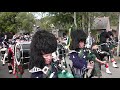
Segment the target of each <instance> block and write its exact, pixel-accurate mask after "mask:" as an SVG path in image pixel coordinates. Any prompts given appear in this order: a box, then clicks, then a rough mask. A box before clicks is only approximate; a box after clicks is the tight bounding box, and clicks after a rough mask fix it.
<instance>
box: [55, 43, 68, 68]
mask: <svg viewBox="0 0 120 90" xmlns="http://www.w3.org/2000/svg"><path fill="white" fill-rule="evenodd" d="M53 58H54V60H55V61H56V60H58V61H59V63H63V66H64V67H65V68H67V63H66V59H65V58H66V50H65V47H64V46H63V45H62V44H60V43H59V44H58V45H57V50H56V52H54V57H53Z"/></svg>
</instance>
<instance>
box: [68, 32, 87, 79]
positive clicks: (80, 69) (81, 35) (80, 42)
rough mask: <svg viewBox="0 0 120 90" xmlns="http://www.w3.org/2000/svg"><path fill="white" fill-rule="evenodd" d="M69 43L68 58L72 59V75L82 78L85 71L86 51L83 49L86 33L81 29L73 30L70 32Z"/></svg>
mask: <svg viewBox="0 0 120 90" xmlns="http://www.w3.org/2000/svg"><path fill="white" fill-rule="evenodd" d="M71 39H72V40H71V43H70V50H71V51H70V52H69V56H70V58H69V59H70V60H72V66H73V67H72V68H73V72H74V77H76V78H84V75H85V73H86V71H87V68H88V67H87V64H88V59H87V52H86V50H85V42H86V33H85V32H84V31H83V30H74V31H72V32H71Z"/></svg>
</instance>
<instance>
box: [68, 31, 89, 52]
mask: <svg viewBox="0 0 120 90" xmlns="http://www.w3.org/2000/svg"><path fill="white" fill-rule="evenodd" d="M86 38H87V35H86V33H85V32H84V31H83V30H73V31H72V32H71V43H70V50H76V49H78V48H79V42H80V41H83V42H84V43H85V42H86Z"/></svg>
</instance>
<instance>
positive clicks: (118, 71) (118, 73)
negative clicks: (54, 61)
mask: <svg viewBox="0 0 120 90" xmlns="http://www.w3.org/2000/svg"><path fill="white" fill-rule="evenodd" d="M0 59H1V58H0ZM115 59H116V62H117V65H118V67H119V68H113V67H112V64H111V63H110V71H111V72H112V75H109V74H107V73H106V72H105V67H104V66H102V69H101V71H102V75H103V78H120V57H115ZM66 60H67V64H71V61H70V60H68V59H66ZM68 70H70V69H69V67H68ZM0 78H15V76H14V75H13V74H9V73H8V67H7V63H6V64H5V66H2V62H1V61H0ZM22 78H30V73H29V72H28V70H27V69H26V70H25V72H24V74H23V77H22Z"/></svg>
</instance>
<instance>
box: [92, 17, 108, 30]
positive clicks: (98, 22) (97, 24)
mask: <svg viewBox="0 0 120 90" xmlns="http://www.w3.org/2000/svg"><path fill="white" fill-rule="evenodd" d="M108 25H109V26H108ZM108 27H110V24H109V17H97V18H95V19H94V22H93V27H92V29H107V28H108Z"/></svg>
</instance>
